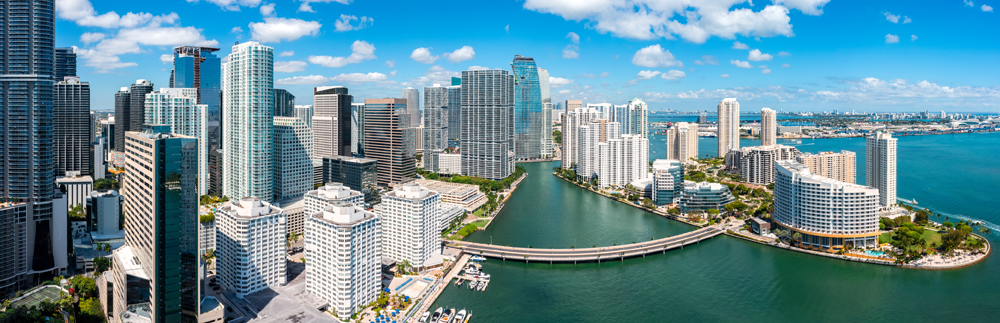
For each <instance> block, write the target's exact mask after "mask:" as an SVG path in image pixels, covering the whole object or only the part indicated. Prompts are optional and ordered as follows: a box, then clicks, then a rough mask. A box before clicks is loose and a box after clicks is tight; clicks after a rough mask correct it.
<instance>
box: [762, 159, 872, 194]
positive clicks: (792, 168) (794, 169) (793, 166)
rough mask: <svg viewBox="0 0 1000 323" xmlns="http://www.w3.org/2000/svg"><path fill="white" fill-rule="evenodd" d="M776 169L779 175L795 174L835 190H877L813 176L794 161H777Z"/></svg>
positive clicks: (807, 169) (807, 168) (806, 168)
mask: <svg viewBox="0 0 1000 323" xmlns="http://www.w3.org/2000/svg"><path fill="white" fill-rule="evenodd" d="M774 168H775V170H777V171H778V172H779V173H781V172H789V173H793V174H796V175H798V176H799V178H804V179H809V180H811V181H812V182H814V183H818V184H828V185H831V186H833V188H835V189H836V188H840V189H844V188H852V189H866V190H875V188H872V187H868V186H864V185H858V184H852V183H844V182H841V181H838V180H835V179H832V178H827V177H823V176H819V175H816V174H813V173H812V172H810V171H809V167H806V166H805V165H802V164H799V163H798V162H796V161H794V160H779V161H776V162H774ZM876 192H877V190H876Z"/></svg>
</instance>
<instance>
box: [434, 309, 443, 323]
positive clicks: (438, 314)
mask: <svg viewBox="0 0 1000 323" xmlns="http://www.w3.org/2000/svg"><path fill="white" fill-rule="evenodd" d="M441 311H444V309H443V308H440V307H438V309H436V310H434V314H431V323H438V322H439V321H440V320H441Z"/></svg>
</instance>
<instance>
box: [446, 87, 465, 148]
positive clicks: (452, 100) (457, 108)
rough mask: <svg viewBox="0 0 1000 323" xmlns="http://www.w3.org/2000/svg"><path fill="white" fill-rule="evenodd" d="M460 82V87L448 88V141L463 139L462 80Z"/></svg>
mask: <svg viewBox="0 0 1000 323" xmlns="http://www.w3.org/2000/svg"><path fill="white" fill-rule="evenodd" d="M458 80H459V82H458V83H459V85H452V86H449V87H448V139H452V140H458V138H461V137H462V85H461V83H462V81H461V80H462V79H461V78H459V79H458ZM452 83H454V82H452Z"/></svg>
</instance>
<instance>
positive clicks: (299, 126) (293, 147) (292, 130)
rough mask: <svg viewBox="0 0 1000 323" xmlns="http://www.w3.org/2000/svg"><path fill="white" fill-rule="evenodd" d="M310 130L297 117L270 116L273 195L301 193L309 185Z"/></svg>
mask: <svg viewBox="0 0 1000 323" xmlns="http://www.w3.org/2000/svg"><path fill="white" fill-rule="evenodd" d="M312 154H313V132H312V130H310V129H309V127H306V123H305V122H303V121H302V120H301V119H299V118H292V117H274V198H275V200H283V199H287V198H292V197H296V196H302V194H305V193H306V192H307V191H309V189H311V188H312V178H313V164H312V159H311V156H312Z"/></svg>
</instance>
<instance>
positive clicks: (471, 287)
mask: <svg viewBox="0 0 1000 323" xmlns="http://www.w3.org/2000/svg"><path fill="white" fill-rule="evenodd" d="M478 283H479V282H477V281H472V282H470V283H469V289H476V284H478Z"/></svg>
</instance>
